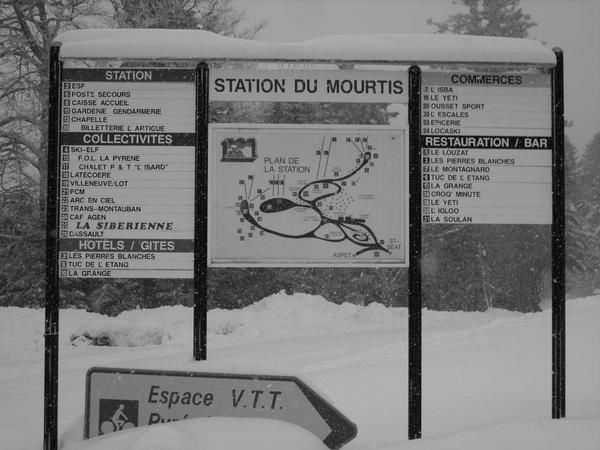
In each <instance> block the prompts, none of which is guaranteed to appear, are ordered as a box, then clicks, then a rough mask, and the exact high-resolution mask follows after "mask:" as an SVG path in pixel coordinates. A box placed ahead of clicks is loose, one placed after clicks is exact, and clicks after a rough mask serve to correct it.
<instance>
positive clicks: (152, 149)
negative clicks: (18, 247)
mask: <svg viewBox="0 0 600 450" xmlns="http://www.w3.org/2000/svg"><path fill="white" fill-rule="evenodd" d="M61 82H62V85H61V132H60V156H59V158H60V170H59V172H60V173H59V211H60V217H59V219H60V220H59V269H60V271H59V275H60V277H62V278H192V277H193V259H194V256H193V255H194V253H193V252H194V176H195V151H196V150H195V148H196V133H195V132H196V121H195V118H196V106H195V96H196V95H195V93H196V90H195V73H194V70H190V69H147V68H119V69H64V70H63V71H62V77H61Z"/></svg>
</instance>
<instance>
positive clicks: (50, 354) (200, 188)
mask: <svg viewBox="0 0 600 450" xmlns="http://www.w3.org/2000/svg"><path fill="white" fill-rule="evenodd" d="M59 52H60V44H53V45H52V47H51V49H50V65H49V115H48V173H47V210H46V214H47V217H46V304H45V331H44V358H45V361H44V364H45V365H44V399H45V404H44V447H43V448H44V450H55V449H56V448H57V438H58V436H57V424H58V422H57V416H58V337H59V307H60V293H59V270H58V234H57V233H58V223H59V211H58V195H57V194H58V183H59V170H58V169H59V161H58V157H59V148H60V123H61V70H62V65H63V63H62V62H61V61H60V58H59ZM553 52H554V54H555V55H556V65H555V66H554V67H552V69H551V77H552V140H553V164H552V417H553V418H555V419H558V418H562V417H565V414H566V411H565V410H566V406H565V405H566V392H565V385H566V382H565V373H566V369H565V365H566V362H565V361H566V357H565V354H566V347H565V293H566V288H565V277H566V275H565V273H566V269H565V185H564V176H565V157H564V81H563V71H564V64H563V53H562V50H560V49H558V48H555V49H553ZM443 63H445V64H451V63H452V62H451V61H445V62H443ZM443 63H440V64H443ZM532 65H533V64H532ZM496 66H497V64H496ZM208 82H209V69H208V66H207V64H205V63H199V64H198V65H197V67H196V88H197V91H196V159H195V168H196V173H197V176H196V178H195V211H194V221H195V224H196V226H195V236H194V240H195V244H194V245H195V248H194V269H193V271H194V299H195V302H194V342H193V353H194V358H195V359H196V360H203V359H206V357H207V348H206V316H207V304H206V291H207V286H206V275H207V262H208V255H207V250H208V249H207V235H206V230H207V226H208V206H207V193H208V187H209V186H208V150H209V148H208V123H209V113H208V100H209V98H208V97H209V95H208V92H209V83H208ZM408 88H409V100H408V122H409V147H408V149H409V182H408V183H409V231H408V233H409V243H408V247H409V249H408V250H409V334H408V342H409V346H408V351H409V355H408V357H409V367H408V406H409V411H408V430H409V431H408V438H409V439H418V438H420V437H421V436H422V431H421V399H422V386H421V371H422V369H421V359H422V358H421V355H422V349H421V342H422V337H421V335H422V324H421V320H422V319H421V311H422V292H421V290H422V280H421V275H422V273H421V257H422V248H421V170H422V169H421V145H420V141H421V139H420V137H421V117H420V116H421V70H420V68H419V67H418V66H416V65H413V66H411V67H410V69H409V86H408Z"/></svg>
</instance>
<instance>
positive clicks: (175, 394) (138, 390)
mask: <svg viewBox="0 0 600 450" xmlns="http://www.w3.org/2000/svg"><path fill="white" fill-rule="evenodd" d="M197 417H255V418H265V419H277V420H283V421H286V422H290V423H293V424H295V425H298V426H301V427H303V428H305V429H307V430H308V431H310V432H311V433H313V434H314V435H316V436H317V437H318V438H319V439H321V440H322V441H323V442H324V443H325V444H326V445H327V446H328V447H329V448H332V449H337V448H340V447H342V446H343V445H344V444H346V443H347V442H349V441H350V440H352V439H353V438H354V437H355V436H356V433H357V430H356V425H355V424H354V423H352V422H351V421H350V420H348V419H347V418H346V417H345V416H344V415H343V414H342V413H341V412H340V411H338V410H337V409H336V408H335V407H334V406H333V405H331V404H330V403H329V402H327V401H326V400H325V399H323V398H322V397H321V396H320V395H319V394H317V393H316V392H315V391H314V390H313V389H311V388H310V387H309V386H308V385H306V384H305V383H304V382H302V381H301V380H300V379H298V378H297V377H293V376H273V375H247V374H223V373H201V372H175V371H157V370H132V369H113V368H99V367H94V368H91V369H90V370H89V371H88V373H87V380H86V408H85V431H84V436H85V438H86V439H87V438H93V437H96V436H101V435H105V434H108V433H112V432H115V431H119V430H123V429H128V428H135V427H138V426H143V425H154V424H161V423H167V422H173V421H178V420H183V419H188V418H197Z"/></svg>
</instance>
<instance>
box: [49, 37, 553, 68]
mask: <svg viewBox="0 0 600 450" xmlns="http://www.w3.org/2000/svg"><path fill="white" fill-rule="evenodd" d="M57 41H58V42H60V43H61V44H62V47H61V50H60V57H61V58H62V59H69V58H79V59H82V58H85V59H92V58H111V59H114V58H116V59H121V58H132V59H200V60H225V59H226V60H255V61H260V60H263V61H276V60H284V61H331V60H337V61H340V60H343V61H361V62H398V63H402V62H407V63H414V62H422V63H427V62H442V61H451V62H462V63H506V64H513V63H516V64H534V65H554V64H556V58H555V55H554V53H553V52H552V51H551V50H549V49H547V48H545V47H544V46H543V45H542V43H540V42H539V41H535V40H531V39H517V38H503V37H489V36H465V35H439V34H378V35H338V36H327V37H321V38H317V39H313V40H309V41H304V42H298V43H270V42H260V41H252V40H245V39H235V38H230V37H225V36H221V35H218V34H214V33H211V32H208V31H202V30H158V29H92V30H77V31H68V32H66V33H63V34H61V35H59V36H58V37H57Z"/></svg>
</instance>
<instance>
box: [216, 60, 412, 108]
mask: <svg viewBox="0 0 600 450" xmlns="http://www.w3.org/2000/svg"><path fill="white" fill-rule="evenodd" d="M407 82H408V75H407V72H406V70H337V69H336V70H306V69H294V70H291V69H287V70H275V69H271V70H248V69H244V70H239V69H227V68H223V69H222V68H215V69H212V70H211V76H210V90H209V96H210V100H211V101H224V102H231V101H260V102H333V103H408V89H407V87H406V86H407Z"/></svg>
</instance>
